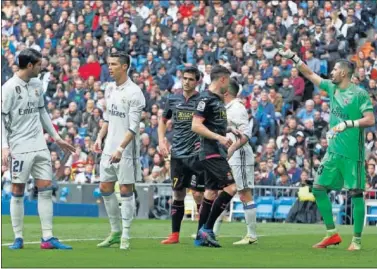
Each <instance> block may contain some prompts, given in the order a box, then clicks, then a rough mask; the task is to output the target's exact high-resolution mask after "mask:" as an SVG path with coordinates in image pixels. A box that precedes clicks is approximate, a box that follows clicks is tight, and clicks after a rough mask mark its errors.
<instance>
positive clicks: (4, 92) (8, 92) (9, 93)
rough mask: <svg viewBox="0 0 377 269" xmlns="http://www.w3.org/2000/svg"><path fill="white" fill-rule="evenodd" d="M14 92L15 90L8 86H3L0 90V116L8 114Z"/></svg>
mask: <svg viewBox="0 0 377 269" xmlns="http://www.w3.org/2000/svg"><path fill="white" fill-rule="evenodd" d="M14 92H15V89H13V88H12V87H9V84H8V85H4V86H3V88H2V89H1V113H2V114H5V115H7V114H9V112H10V111H11V109H12V106H13V103H14Z"/></svg>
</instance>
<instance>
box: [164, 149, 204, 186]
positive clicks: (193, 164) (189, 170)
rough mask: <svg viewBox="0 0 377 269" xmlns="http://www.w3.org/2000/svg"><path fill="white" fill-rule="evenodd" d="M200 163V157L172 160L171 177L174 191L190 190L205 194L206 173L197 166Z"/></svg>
mask: <svg viewBox="0 0 377 269" xmlns="http://www.w3.org/2000/svg"><path fill="white" fill-rule="evenodd" d="M198 162H199V158H198V156H194V157H188V158H182V159H179V158H173V157H172V158H171V160H170V171H171V172H170V173H171V174H170V175H171V179H172V188H173V190H177V191H179V190H182V189H184V188H190V189H192V190H195V191H200V192H204V176H205V173H204V171H203V170H201V169H199V167H198V166H197V165H198V164H199V163H198Z"/></svg>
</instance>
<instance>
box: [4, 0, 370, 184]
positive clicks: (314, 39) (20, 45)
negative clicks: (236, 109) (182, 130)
mask: <svg viewBox="0 0 377 269" xmlns="http://www.w3.org/2000/svg"><path fill="white" fill-rule="evenodd" d="M1 6H2V9H1V11H2V40H1V41H2V46H1V57H2V66H1V74H2V76H1V80H2V81H1V83H2V84H4V82H5V81H6V80H7V79H9V78H10V77H12V75H13V74H14V72H16V71H17V70H18V67H17V55H18V53H19V52H20V51H21V50H23V49H24V48H28V47H30V48H34V49H36V50H39V51H40V52H41V53H42V55H43V61H42V69H43V70H42V72H41V74H40V79H41V80H42V81H43V85H44V90H45V95H44V97H45V102H46V107H47V109H48V112H49V113H50V115H51V118H52V121H53V124H54V126H55V128H56V129H57V130H58V131H59V133H60V135H61V136H62V137H63V138H64V139H65V140H66V141H69V142H70V143H72V144H73V145H74V146H75V147H76V153H75V154H73V155H71V156H64V153H63V152H61V151H60V150H59V148H58V147H57V146H56V145H55V144H54V143H52V140H51V138H50V137H49V135H48V134H45V138H46V141H47V143H48V146H49V149H50V150H51V159H52V164H53V170H54V173H55V179H56V180H57V181H58V182H75V183H81V184H82V183H95V182H98V181H99V175H98V172H99V169H98V168H99V161H100V158H101V156H100V155H99V154H96V153H94V152H93V151H92V144H93V143H94V141H95V139H96V136H97V133H98V131H99V129H100V128H101V126H102V124H103V118H102V111H103V108H104V89H105V87H106V84H107V83H109V82H110V81H111V78H110V76H109V71H108V66H107V56H108V55H109V53H110V52H111V51H117V50H122V51H126V52H127V53H129V54H130V55H131V56H132V66H131V68H130V71H129V76H130V78H131V79H132V80H133V81H134V82H135V83H137V84H138V85H139V86H140V88H141V89H142V90H143V92H144V95H145V97H146V100H147V105H146V108H145V110H144V111H143V114H142V122H141V123H140V130H141V133H142V134H141V152H140V155H141V157H140V162H141V164H142V173H143V181H144V182H155V183H162V182H170V163H169V160H164V158H162V157H161V155H160V154H159V151H158V134H157V127H158V117H159V116H161V113H162V110H163V107H164V104H165V101H166V97H167V95H168V94H170V93H180V92H181V91H182V89H181V88H182V84H181V81H180V79H181V77H182V69H183V68H184V67H186V66H196V67H198V68H199V69H200V71H201V72H202V79H201V81H200V85H199V86H198V91H203V90H205V89H206V87H207V85H209V84H210V82H211V81H210V76H209V74H210V72H211V68H212V67H213V66H214V65H216V64H221V65H224V66H226V67H228V68H229V69H230V70H231V72H232V77H237V79H238V81H239V83H240V85H241V86H242V90H241V91H240V95H239V98H240V99H242V100H243V101H244V104H245V106H246V108H247V109H248V112H249V117H250V124H252V133H251V134H250V143H251V145H252V146H253V149H254V153H255V156H256V169H255V183H256V184H257V185H266V186H268V185H276V186H292V185H299V184H300V183H303V184H305V182H306V181H307V179H308V178H309V177H311V176H312V173H313V172H315V169H316V168H317V167H318V165H319V162H320V160H321V158H322V157H323V156H324V154H325V151H326V148H327V141H326V138H325V136H324V135H325V133H326V131H327V130H328V122H329V116H330V110H331V108H330V107H329V104H328V99H327V97H326V94H325V93H324V92H323V91H321V89H318V88H316V87H314V86H313V85H312V84H311V83H310V82H309V81H307V80H306V79H305V78H303V77H302V76H301V75H300V74H299V72H298V71H297V69H296V68H295V67H294V65H293V63H292V62H291V61H289V60H285V59H282V58H281V57H280V56H279V55H277V54H276V52H277V48H276V47H277V42H281V43H282V44H283V45H284V46H285V47H286V48H289V49H291V50H293V51H295V52H297V54H298V55H299V56H300V57H301V58H302V59H303V60H305V62H306V63H307V64H308V65H309V67H311V68H312V69H313V70H314V71H315V72H316V73H318V74H321V76H323V77H324V78H326V77H328V76H329V73H330V71H331V70H332V67H333V66H334V63H335V62H336V60H338V59H340V58H346V59H349V60H350V61H352V62H354V64H355V73H354V76H353V82H354V83H356V84H358V85H359V86H360V87H362V88H364V89H365V90H366V91H368V93H369V94H370V97H371V98H372V101H373V105H374V112H375V113H376V114H377V87H376V81H377V59H376V49H377V16H376V14H377V4H376V1H374V0H365V1H348V0H346V1H321V0H317V1H310V0H308V1H305V0H300V1H297V0H296V1H240V0H238V1H226V0H223V1H220V0H207V1H190V0H184V1H183V0H181V1H167V0H162V1H151V0H149V1H148V0H145V1H143V0H134V1H110V0H109V1H75V0H51V1H43V0H33V1H31V0H17V1H2V3H1ZM376 118H377V115H376ZM167 125H168V128H167V129H168V131H167V135H166V139H167V141H169V142H171V139H172V122H171V121H168V123H167ZM376 135H377V133H376V127H374V128H369V129H367V130H366V142H365V147H366V151H367V154H366V169H367V171H368V173H367V177H368V179H367V181H368V187H369V188H371V187H374V188H377V165H376V160H377V139H376ZM2 175H3V181H6V180H9V171H8V168H7V167H2Z"/></svg>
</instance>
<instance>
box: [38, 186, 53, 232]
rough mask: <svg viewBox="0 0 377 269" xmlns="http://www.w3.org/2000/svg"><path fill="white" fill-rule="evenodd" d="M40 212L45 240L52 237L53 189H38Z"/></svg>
mask: <svg viewBox="0 0 377 269" xmlns="http://www.w3.org/2000/svg"><path fill="white" fill-rule="evenodd" d="M38 214H39V219H40V220H41V226H42V237H43V240H48V239H50V238H51V237H52V215H53V206H52V190H51V189H46V190H42V191H41V190H38Z"/></svg>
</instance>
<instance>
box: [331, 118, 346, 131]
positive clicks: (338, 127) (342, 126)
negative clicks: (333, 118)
mask: <svg viewBox="0 0 377 269" xmlns="http://www.w3.org/2000/svg"><path fill="white" fill-rule="evenodd" d="M346 128H347V123H346V122H345V121H343V122H341V123H339V124H338V125H336V126H334V127H333V128H332V130H333V131H334V132H335V133H341V132H343V131H344V130H345V129H346Z"/></svg>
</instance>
